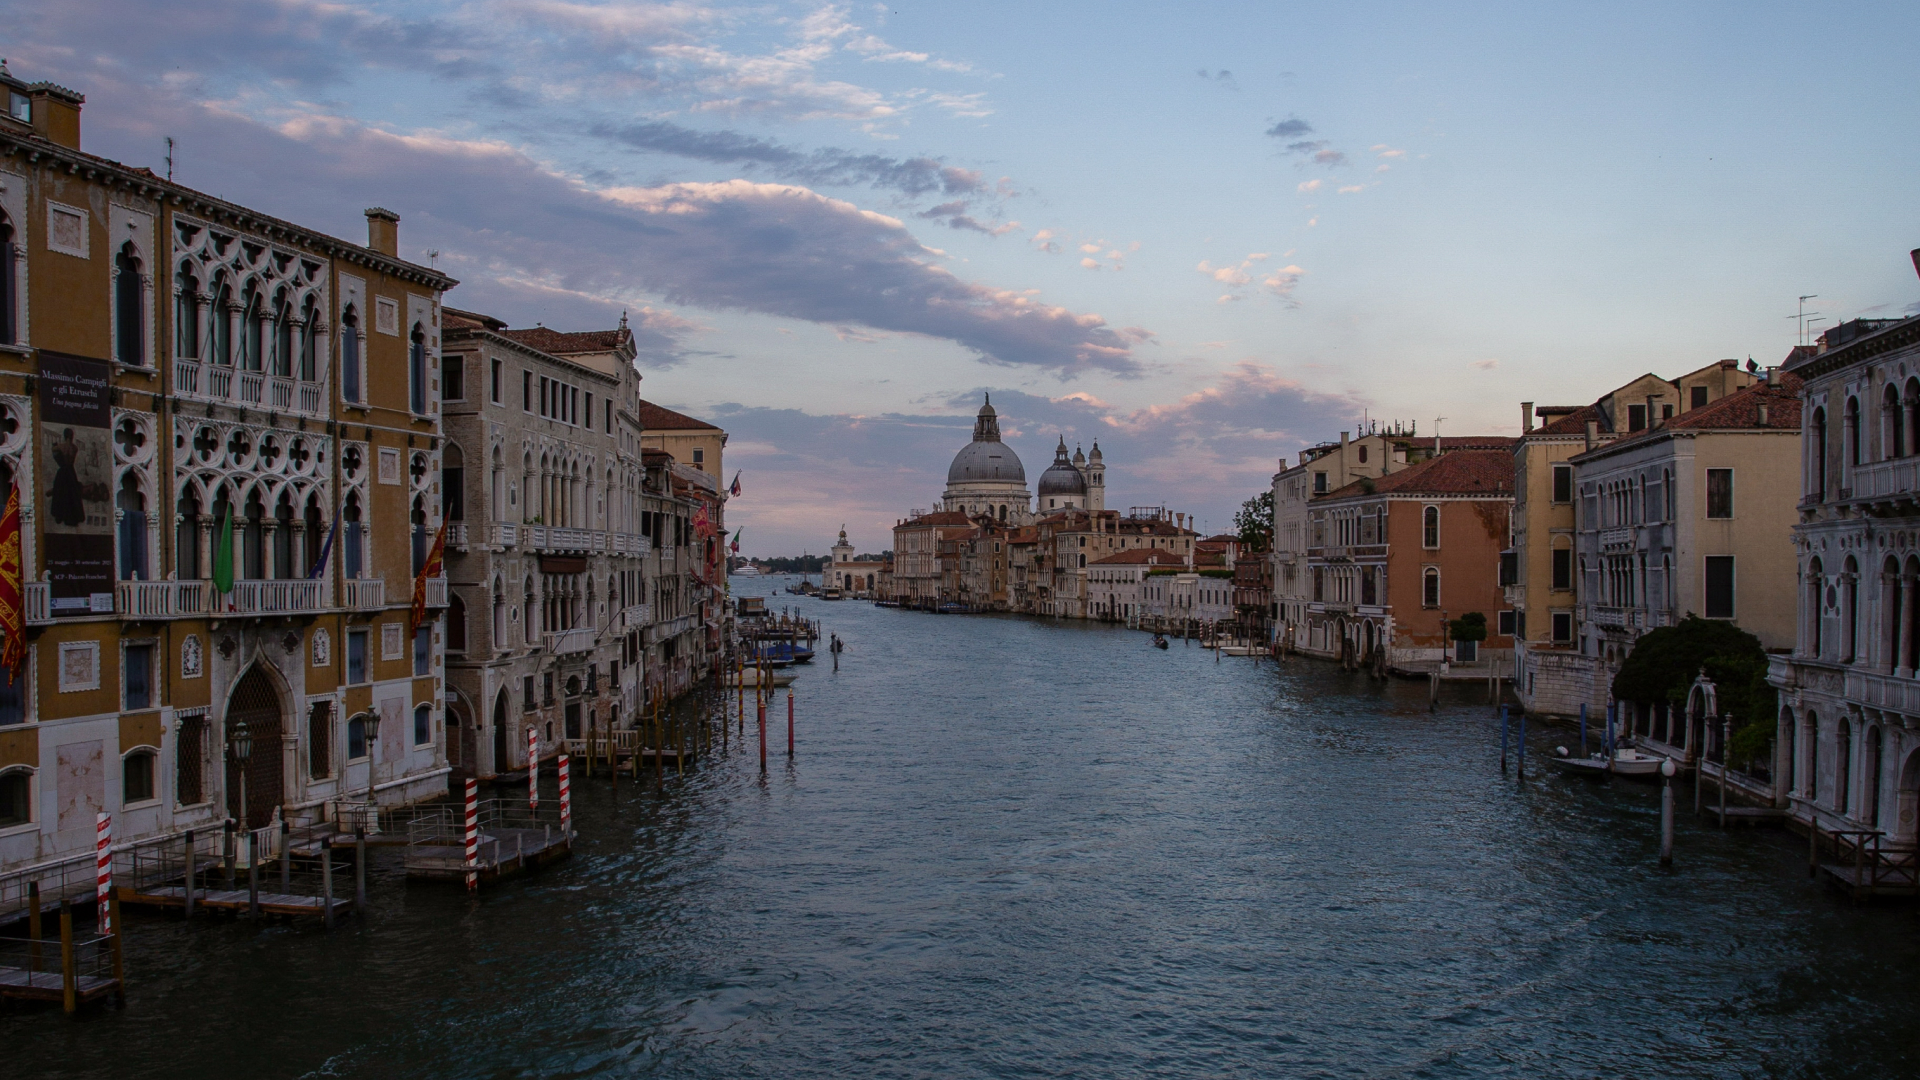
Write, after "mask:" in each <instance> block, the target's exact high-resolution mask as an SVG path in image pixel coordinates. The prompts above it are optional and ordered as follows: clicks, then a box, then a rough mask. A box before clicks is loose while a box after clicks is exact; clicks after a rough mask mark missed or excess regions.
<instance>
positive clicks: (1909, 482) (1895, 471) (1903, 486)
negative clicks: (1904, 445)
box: [1849, 457, 1920, 499]
mask: <svg viewBox="0 0 1920 1080" xmlns="http://www.w3.org/2000/svg"><path fill="white" fill-rule="evenodd" d="M1849 471H1850V472H1851V473H1852V474H1853V475H1852V477H1851V479H1852V480H1853V492H1852V495H1853V497H1854V498H1856V499H1884V498H1888V497H1891V496H1895V495H1907V496H1912V495H1914V494H1915V493H1916V492H1920V458H1911V457H1905V458H1894V459H1893V460H1891V461H1876V462H1873V463H1871V464H1868V465H1856V466H1854V467H1853V468H1852V469H1851V470H1849Z"/></svg>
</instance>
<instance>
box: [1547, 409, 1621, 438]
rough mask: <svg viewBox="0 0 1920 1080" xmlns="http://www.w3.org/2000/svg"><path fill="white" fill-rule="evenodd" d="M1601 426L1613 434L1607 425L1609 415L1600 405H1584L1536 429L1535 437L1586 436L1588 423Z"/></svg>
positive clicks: (1611, 428)
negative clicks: (1592, 422)
mask: <svg viewBox="0 0 1920 1080" xmlns="http://www.w3.org/2000/svg"><path fill="white" fill-rule="evenodd" d="M1589 420H1592V421H1595V422H1596V423H1598V424H1599V425H1600V430H1601V431H1605V432H1609V433H1611V432H1612V430H1613V426H1612V425H1610V424H1608V423H1607V414H1606V413H1605V412H1604V411H1602V410H1601V408H1600V406H1598V405H1582V406H1580V407H1579V408H1577V409H1574V410H1573V411H1571V412H1569V413H1567V414H1566V415H1565V416H1562V417H1560V418H1559V419H1558V420H1555V421H1553V422H1552V423H1550V424H1542V425H1541V426H1539V427H1537V428H1534V429H1533V431H1532V432H1530V434H1533V435H1585V434H1586V433H1587V421H1589Z"/></svg>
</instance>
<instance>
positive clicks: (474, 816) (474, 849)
mask: <svg viewBox="0 0 1920 1080" xmlns="http://www.w3.org/2000/svg"><path fill="white" fill-rule="evenodd" d="M479 863H480V781H478V780H468V781H467V891H468V892H472V891H474V890H475V889H478V888H479V887H480V866H479Z"/></svg>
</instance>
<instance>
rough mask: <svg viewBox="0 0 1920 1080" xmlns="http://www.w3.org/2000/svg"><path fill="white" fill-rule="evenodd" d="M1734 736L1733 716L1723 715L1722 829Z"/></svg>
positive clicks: (1721, 734) (1725, 820)
mask: <svg viewBox="0 0 1920 1080" xmlns="http://www.w3.org/2000/svg"><path fill="white" fill-rule="evenodd" d="M1732 735H1733V717H1732V715H1731V714H1722V716H1721V717H1720V827H1721V828H1722V829H1724V828H1726V827H1727V769H1728V768H1730V767H1731V766H1732V764H1733V754H1731V753H1730V752H1729V748H1728V746H1727V740H1728V739H1730V738H1731V737H1732ZM1864 842H1865V841H1862V843H1864Z"/></svg>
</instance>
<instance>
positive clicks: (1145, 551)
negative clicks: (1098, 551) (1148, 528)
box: [1092, 548, 1187, 566]
mask: <svg viewBox="0 0 1920 1080" xmlns="http://www.w3.org/2000/svg"><path fill="white" fill-rule="evenodd" d="M1132 563H1144V564H1146V565H1148V566H1174V565H1180V566H1185V565H1186V564H1187V559H1186V556H1184V555H1175V554H1174V553H1173V552H1171V551H1165V550H1162V549H1160V548H1129V549H1127V550H1126V551H1119V552H1115V553H1114V554H1112V555H1109V556H1107V557H1106V558H1104V559H1094V560H1093V563H1092V565H1094V566H1104V565H1112V566H1124V565H1127V564H1132Z"/></svg>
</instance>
